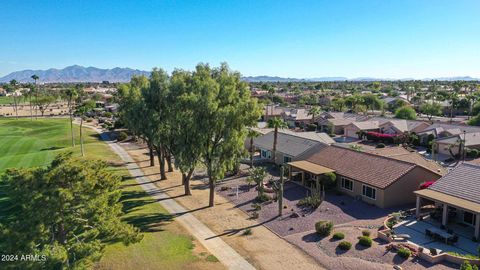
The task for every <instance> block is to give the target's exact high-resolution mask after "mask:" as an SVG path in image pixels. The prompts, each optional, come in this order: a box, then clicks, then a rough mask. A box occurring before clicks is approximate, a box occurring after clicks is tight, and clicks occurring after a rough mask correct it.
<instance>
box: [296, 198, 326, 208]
mask: <svg viewBox="0 0 480 270" xmlns="http://www.w3.org/2000/svg"><path fill="white" fill-rule="evenodd" d="M321 204H322V198H320V196H319V195H313V196H308V197H305V198H303V199H300V200H299V201H298V203H297V205H298V206H308V207H312V208H313V209H317V208H318V207H319V206H320V205H321Z"/></svg>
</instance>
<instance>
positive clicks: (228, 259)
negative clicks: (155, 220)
mask: <svg viewBox="0 0 480 270" xmlns="http://www.w3.org/2000/svg"><path fill="white" fill-rule="evenodd" d="M89 127H91V126H89ZM91 128H93V129H94V130H95V131H97V132H98V133H100V134H101V138H102V140H104V141H105V142H106V143H107V144H108V145H109V146H110V147H111V148H112V150H113V151H114V152H115V153H116V154H117V155H118V156H120V158H121V159H122V160H123V161H124V162H125V163H126V164H127V165H126V167H127V169H128V170H129V172H130V174H131V175H132V176H133V177H135V179H136V181H137V182H138V183H139V184H141V186H142V188H143V189H144V190H145V191H146V192H147V193H148V194H149V195H150V196H151V197H152V198H154V199H156V200H157V201H158V202H159V203H160V204H161V205H162V206H163V207H164V208H165V209H166V210H167V211H168V212H170V213H171V214H173V215H176V216H177V217H176V220H177V221H179V222H180V224H182V225H183V226H184V227H185V228H186V229H187V230H188V231H189V232H190V233H191V234H192V235H193V236H194V237H195V238H197V239H198V241H199V242H200V243H201V244H202V245H203V246H204V247H205V248H206V249H207V250H208V251H209V252H210V253H212V254H213V255H214V256H215V257H217V259H218V260H219V261H220V262H221V263H222V264H224V265H225V266H226V267H228V268H229V269H238V270H250V269H255V268H254V267H253V266H252V265H251V264H250V263H248V262H247V261H246V260H245V259H244V258H243V257H242V256H240V254H238V253H237V252H236V251H235V250H234V249H233V248H231V247H230V246H229V245H228V244H227V243H225V242H224V241H223V240H222V239H221V238H219V237H215V236H216V234H215V233H213V232H212V231H211V230H210V229H209V228H208V227H207V226H205V225H204V224H203V223H202V222H200V221H199V220H198V219H197V218H196V217H195V216H193V215H192V214H191V213H189V211H188V210H187V209H185V208H183V207H182V206H181V205H179V204H178V203H177V202H175V200H173V199H171V198H170V197H169V196H168V195H167V194H165V193H163V192H161V191H160V189H159V188H157V187H156V186H155V185H154V184H152V183H151V182H150V180H149V179H148V178H146V177H145V176H144V174H143V172H142V170H141V169H140V168H139V167H138V165H137V164H136V163H135V161H134V160H133V159H132V158H131V157H130V155H129V154H128V153H127V152H126V151H125V150H124V149H123V148H122V147H120V146H119V145H117V144H116V143H114V142H109V141H108V138H107V137H106V135H105V134H102V132H101V130H99V129H97V128H94V127H91Z"/></svg>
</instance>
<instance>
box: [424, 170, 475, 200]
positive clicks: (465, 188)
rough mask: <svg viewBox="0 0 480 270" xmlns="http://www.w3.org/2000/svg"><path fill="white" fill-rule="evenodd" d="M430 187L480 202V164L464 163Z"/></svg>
mask: <svg viewBox="0 0 480 270" xmlns="http://www.w3.org/2000/svg"><path fill="white" fill-rule="evenodd" d="M428 189H430V190H433V191H437V192H440V193H444V194H447V195H451V196H454V197H457V198H460V199H464V200H467V201H472V202H474V203H477V204H480V164H473V163H468V162H465V163H462V164H460V165H458V166H457V167H456V168H455V169H453V170H452V171H451V172H449V173H448V174H447V175H445V176H444V177H442V178H440V179H439V180H437V181H436V182H435V183H433V184H432V185H431V186H430V187H429V188H428Z"/></svg>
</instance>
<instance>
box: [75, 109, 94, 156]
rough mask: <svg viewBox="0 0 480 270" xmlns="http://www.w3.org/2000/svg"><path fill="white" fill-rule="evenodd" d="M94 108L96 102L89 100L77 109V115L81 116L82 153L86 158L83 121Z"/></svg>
mask: <svg viewBox="0 0 480 270" xmlns="http://www.w3.org/2000/svg"><path fill="white" fill-rule="evenodd" d="M94 108H95V101H93V100H87V101H85V102H83V104H81V105H80V106H79V107H78V108H77V114H78V115H79V116H80V151H81V154H82V157H83V156H85V149H84V147H83V121H84V119H85V118H86V116H87V113H88V112H91V111H92V110H93V109H94Z"/></svg>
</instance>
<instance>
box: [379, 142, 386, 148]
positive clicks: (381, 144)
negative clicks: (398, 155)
mask: <svg viewBox="0 0 480 270" xmlns="http://www.w3.org/2000/svg"><path fill="white" fill-rule="evenodd" d="M377 148H385V144H384V143H379V144H377Z"/></svg>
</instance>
